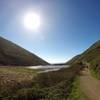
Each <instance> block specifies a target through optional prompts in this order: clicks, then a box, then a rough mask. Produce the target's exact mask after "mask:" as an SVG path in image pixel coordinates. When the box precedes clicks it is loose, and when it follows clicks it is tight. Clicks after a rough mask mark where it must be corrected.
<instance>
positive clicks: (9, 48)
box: [0, 37, 48, 66]
mask: <svg viewBox="0 0 100 100" xmlns="http://www.w3.org/2000/svg"><path fill="white" fill-rule="evenodd" d="M0 64H1V65H21V66H23V65H46V64H48V63H47V62H46V61H44V60H42V59H41V58H39V57H38V56H36V55H34V54H32V53H30V52H29V51H27V50H25V49H23V48H22V47H20V46H18V45H16V44H14V43H12V42H11V41H8V40H6V39H4V38H2V37H0Z"/></svg>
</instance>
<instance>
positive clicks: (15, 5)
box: [0, 0, 100, 63]
mask: <svg viewBox="0 0 100 100" xmlns="http://www.w3.org/2000/svg"><path fill="white" fill-rule="evenodd" d="M30 9H32V10H33V11H34V12H36V13H38V14H39V15H40V17H41V19H42V22H41V26H40V29H39V30H38V32H35V31H30V30H27V29H26V28H25V27H24V25H23V17H24V14H25V13H27V12H28V11H29V10H30ZM0 36H2V37H5V38H7V39H9V40H11V41H13V42H15V43H17V44H18V45H20V46H22V47H24V48H25V49H27V50H29V51H31V52H33V53H35V54H36V55H38V56H40V57H41V58H43V59H44V60H46V61H48V62H50V63H60V62H66V61H67V60H68V59H70V58H72V57H73V56H75V55H77V54H80V53H82V52H83V51H84V50H86V49H87V48H88V47H89V46H90V45H91V44H93V43H94V42H95V41H97V40H99V39H100V1H99V0H0Z"/></svg>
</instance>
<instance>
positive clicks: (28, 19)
mask: <svg viewBox="0 0 100 100" xmlns="http://www.w3.org/2000/svg"><path fill="white" fill-rule="evenodd" d="M40 24H41V21H40V16H39V15H38V14H37V13H35V12H28V13H26V14H25V15H24V26H25V27H26V28H27V29H29V30H38V29H39V27H40Z"/></svg>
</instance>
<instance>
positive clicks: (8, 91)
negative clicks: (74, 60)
mask: <svg viewBox="0 0 100 100" xmlns="http://www.w3.org/2000/svg"><path fill="white" fill-rule="evenodd" d="M79 70H80V66H79V65H76V66H72V67H70V68H63V69H61V70H59V71H54V72H48V73H41V74H37V71H35V70H33V71H32V70H29V69H28V70H27V69H26V68H17V67H16V68H13V67H12V68H11V67H5V68H4V67H3V68H0V72H1V73H0V78H1V80H0V97H1V98H2V99H5V98H6V99H7V100H66V98H67V97H68V95H69V91H70V88H71V85H70V84H71V83H72V82H73V79H74V77H75V76H76V74H78V71H79ZM5 73H6V74H5Z"/></svg>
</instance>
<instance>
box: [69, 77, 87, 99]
mask: <svg viewBox="0 0 100 100" xmlns="http://www.w3.org/2000/svg"><path fill="white" fill-rule="evenodd" d="M68 100H89V99H88V97H87V96H86V95H85V94H84V93H83V91H82V90H81V87H80V77H79V75H78V76H77V77H76V78H75V79H74V81H73V82H72V87H71V89H70V95H69V97H68Z"/></svg>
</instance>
